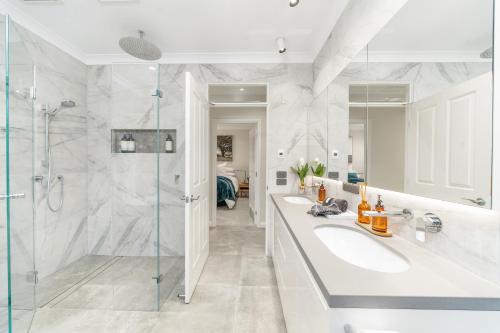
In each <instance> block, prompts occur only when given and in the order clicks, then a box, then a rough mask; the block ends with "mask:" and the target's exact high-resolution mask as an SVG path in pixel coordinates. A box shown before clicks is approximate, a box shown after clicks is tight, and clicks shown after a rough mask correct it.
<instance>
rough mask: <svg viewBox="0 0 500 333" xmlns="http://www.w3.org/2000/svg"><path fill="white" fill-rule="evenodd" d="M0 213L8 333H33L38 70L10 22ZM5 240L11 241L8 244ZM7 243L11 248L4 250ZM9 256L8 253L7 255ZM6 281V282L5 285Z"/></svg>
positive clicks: (7, 28) (5, 328)
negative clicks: (35, 84)
mask: <svg viewBox="0 0 500 333" xmlns="http://www.w3.org/2000/svg"><path fill="white" fill-rule="evenodd" d="M4 27H5V40H4V41H5V44H4V49H5V56H4V59H3V60H4V61H3V62H2V65H3V69H4V73H5V75H4V76H3V79H4V82H3V86H4V87H5V90H4V96H3V98H2V99H3V100H2V111H3V114H2V117H1V119H2V120H1V127H0V128H1V133H0V134H1V137H0V140H1V142H0V144H1V150H0V152H1V154H2V155H3V156H2V163H1V166H0V173H1V178H0V199H1V200H0V207H1V208H0V210H1V216H2V219H1V222H0V223H1V233H2V235H1V236H2V242H1V244H2V258H1V259H0V260H2V263H1V272H2V276H1V280H2V289H1V302H2V303H1V305H2V310H3V309H5V304H6V305H7V306H6V309H7V313H6V315H3V314H2V321H1V325H2V327H1V328H2V332H4V331H5V332H16V333H18V332H27V331H28V330H29V327H30V325H31V321H32V319H33V315H34V312H35V284H36V279H37V277H36V271H35V268H34V225H33V223H34V213H35V212H34V205H33V203H34V199H33V198H34V197H33V147H34V145H33V125H34V124H33V119H34V118H33V110H34V108H33V98H34V91H35V90H34V75H35V67H34V65H33V64H32V63H31V61H30V57H29V54H28V52H27V50H26V49H25V48H24V43H23V42H22V39H21V38H20V37H19V36H18V35H17V34H16V31H15V26H14V24H13V23H12V22H11V21H9V19H8V17H7V18H6V19H5V25H4ZM3 240H5V242H4V241H3ZM3 244H5V246H3ZM3 252H5V255H3V254H4V253H3ZM3 280H5V282H6V283H3Z"/></svg>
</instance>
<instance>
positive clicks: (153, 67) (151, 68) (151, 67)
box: [148, 66, 156, 71]
mask: <svg viewBox="0 0 500 333" xmlns="http://www.w3.org/2000/svg"><path fill="white" fill-rule="evenodd" d="M148 68H149V70H152V71H155V70H156V67H155V66H149V67H148Z"/></svg>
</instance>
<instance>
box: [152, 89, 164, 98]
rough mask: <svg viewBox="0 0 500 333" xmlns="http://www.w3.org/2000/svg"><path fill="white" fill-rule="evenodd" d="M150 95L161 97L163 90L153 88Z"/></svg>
mask: <svg viewBox="0 0 500 333" xmlns="http://www.w3.org/2000/svg"><path fill="white" fill-rule="evenodd" d="M151 96H154V97H159V98H163V91H161V90H160V89H155V90H153V94H152V95H151Z"/></svg>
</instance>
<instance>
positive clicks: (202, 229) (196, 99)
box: [184, 73, 210, 303]
mask: <svg viewBox="0 0 500 333" xmlns="http://www.w3.org/2000/svg"><path fill="white" fill-rule="evenodd" d="M205 91H206V89H203V86H202V85H201V84H200V83H199V82H197V81H196V80H195V79H194V78H193V76H192V75H191V73H186V215H185V219H186V221H185V222H186V233H185V238H186V241H185V246H186V249H185V251H186V253H185V256H186V258H185V290H184V296H185V302H186V303H189V302H190V301H191V297H192V296H193V293H194V290H195V289H196V284H197V283H198V280H199V279H200V275H201V273H202V271H203V266H204V265H205V262H206V261H207V258H208V230H209V229H208V228H209V225H208V220H209V206H208V204H209V203H208V200H209V182H208V150H209V142H210V140H209V135H208V102H207V97H206V94H205Z"/></svg>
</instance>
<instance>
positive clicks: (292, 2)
mask: <svg viewBox="0 0 500 333" xmlns="http://www.w3.org/2000/svg"><path fill="white" fill-rule="evenodd" d="M299 2H300V0H290V7H295V6H297V5H298V4H299Z"/></svg>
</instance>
